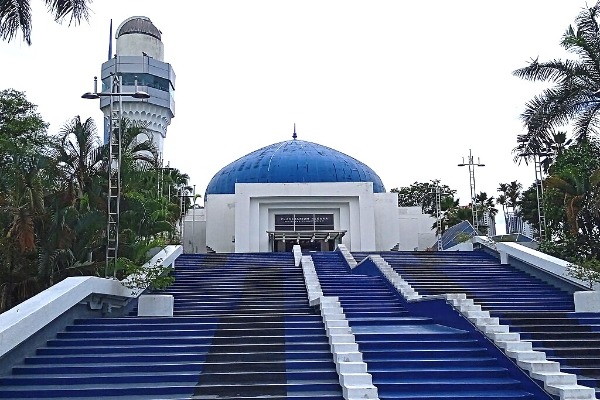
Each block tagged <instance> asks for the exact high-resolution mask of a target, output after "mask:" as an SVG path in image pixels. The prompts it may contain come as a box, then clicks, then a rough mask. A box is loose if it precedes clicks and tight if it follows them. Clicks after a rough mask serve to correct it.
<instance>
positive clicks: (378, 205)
mask: <svg viewBox="0 0 600 400" xmlns="http://www.w3.org/2000/svg"><path fill="white" fill-rule="evenodd" d="M373 199H374V202H375V204H374V207H373V209H374V211H375V248H376V249H377V250H380V251H385V250H391V249H392V248H393V247H394V246H396V244H397V243H398V242H399V241H400V226H399V222H398V220H397V219H396V218H394V216H396V214H397V212H398V211H397V210H398V195H397V194H396V193H375V194H374V195H373Z"/></svg>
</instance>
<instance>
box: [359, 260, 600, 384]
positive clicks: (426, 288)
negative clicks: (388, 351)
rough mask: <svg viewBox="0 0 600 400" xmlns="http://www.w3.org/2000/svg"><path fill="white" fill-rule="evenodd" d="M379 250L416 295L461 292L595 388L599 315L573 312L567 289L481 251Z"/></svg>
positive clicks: (599, 357)
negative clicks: (419, 251)
mask: <svg viewBox="0 0 600 400" xmlns="http://www.w3.org/2000/svg"><path fill="white" fill-rule="evenodd" d="M380 254H381V256H382V257H383V258H384V259H385V260H386V261H387V262H388V263H389V264H390V265H391V266H392V267H393V268H394V270H396V272H398V273H399V274H400V275H401V276H402V277H403V278H404V279H405V280H406V281H408V282H409V283H410V284H411V286H412V287H413V288H414V289H415V290H416V291H418V292H419V294H422V295H427V294H441V293H458V292H460V293H466V294H467V296H468V297H469V298H472V299H473V300H474V301H475V302H476V303H477V304H481V306H482V309H484V310H488V311H490V314H491V315H492V316H496V317H499V318H500V322H501V323H503V324H507V325H510V330H511V332H519V333H520V334H521V338H522V339H523V340H528V341H531V342H532V344H533V348H534V350H540V351H544V352H546V354H547V358H548V359H549V360H553V361H558V362H560V363H561V370H562V371H563V372H569V373H573V374H576V375H578V382H579V383H580V384H582V385H586V386H591V387H596V388H598V387H599V382H600V350H598V349H599V348H600V314H583V313H575V312H574V305H573V295H572V294H570V293H567V292H565V291H562V290H560V289H558V288H556V287H554V286H552V285H550V284H548V283H546V282H544V281H542V280H541V279H539V278H536V277H534V276H532V275H529V274H527V273H525V272H523V271H522V270H519V269H517V268H515V267H512V266H510V265H501V264H500V263H499V261H498V260H497V259H496V258H494V257H492V256H490V255H488V254H486V253H484V252H479V251H474V252H430V253H429V252H421V253H414V252H386V253H380ZM366 255H367V254H366V253H357V254H355V257H356V258H357V260H361V259H362V258H364V256H366ZM596 391H597V393H598V394H600V389H597V390H596Z"/></svg>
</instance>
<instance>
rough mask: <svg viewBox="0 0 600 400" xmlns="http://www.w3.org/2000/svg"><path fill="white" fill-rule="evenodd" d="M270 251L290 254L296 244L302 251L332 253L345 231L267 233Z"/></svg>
mask: <svg viewBox="0 0 600 400" xmlns="http://www.w3.org/2000/svg"><path fill="white" fill-rule="evenodd" d="M267 233H268V234H269V244H270V247H271V251H274V252H291V251H292V249H293V247H294V246H295V245H297V244H299V245H300V248H301V249H302V250H303V251H333V250H335V247H336V245H337V244H338V243H341V242H342V237H343V236H344V234H345V233H346V231H300V232H294V231H287V232H282V231H269V232H267Z"/></svg>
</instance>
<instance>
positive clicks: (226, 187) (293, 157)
mask: <svg viewBox="0 0 600 400" xmlns="http://www.w3.org/2000/svg"><path fill="white" fill-rule="evenodd" d="M305 182H313V183H314V182H373V192H374V193H384V192H385V187H384V186H383V183H382V182H381V178H379V176H378V175H377V174H376V173H375V171H373V170H372V169H371V168H369V167H368V166H367V165H365V164H363V163H361V162H360V161H358V160H356V159H354V158H352V157H350V156H347V155H346V154H344V153H341V152H339V151H337V150H334V149H330V148H329V147H326V146H321V145H320V144H316V143H312V142H307V141H304V140H297V139H294V140H287V141H285V142H280V143H275V144H272V145H270V146H266V147H263V148H262V149H258V150H256V151H254V152H252V153H250V154H247V155H245V156H244V157H242V158H240V159H238V160H236V161H234V162H232V163H231V164H229V165H228V166H226V167H225V168H223V169H221V170H220V171H219V172H217V173H216V175H215V176H213V178H212V179H211V180H210V183H209V184H208V187H207V188H206V194H207V195H208V194H234V193H235V184H236V183H305Z"/></svg>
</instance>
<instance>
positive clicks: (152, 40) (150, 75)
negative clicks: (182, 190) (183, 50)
mask: <svg viewBox="0 0 600 400" xmlns="http://www.w3.org/2000/svg"><path fill="white" fill-rule="evenodd" d="M161 34H162V32H161V31H160V30H158V28H157V27H156V26H154V24H152V21H150V19H149V18H147V17H131V18H128V19H126V20H125V21H123V22H122V23H121V25H119V27H118V28H117V31H116V33H115V38H116V54H115V55H114V57H113V56H112V54H111V52H112V44H111V46H110V47H109V60H108V61H107V62H105V63H103V64H102V73H101V78H102V91H103V92H110V91H111V84H112V75H113V74H115V73H116V74H117V75H120V76H121V84H122V87H121V91H123V92H133V91H134V90H135V87H134V86H135V81H136V80H137V84H138V90H141V91H144V92H146V93H148V94H149V95H150V98H148V99H136V98H133V97H123V99H122V107H121V115H122V116H123V118H128V119H130V120H132V121H140V122H143V123H145V124H146V126H147V127H148V129H149V130H150V131H151V133H152V135H153V137H154V142H155V143H156V145H157V146H158V149H159V151H160V154H161V155H162V153H163V144H164V140H165V137H166V136H167V127H168V126H169V124H170V123H171V118H173V117H175V100H174V99H173V92H174V91H175V72H174V71H173V67H171V64H169V63H166V62H164V45H163V43H162V41H161ZM111 35H112V32H111ZM111 101H112V99H111V97H103V98H100V109H101V110H102V112H103V113H104V117H105V121H109V120H110V115H109V114H110V102H111ZM104 142H105V143H107V142H108V124H107V123H105V129H104Z"/></svg>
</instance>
